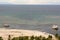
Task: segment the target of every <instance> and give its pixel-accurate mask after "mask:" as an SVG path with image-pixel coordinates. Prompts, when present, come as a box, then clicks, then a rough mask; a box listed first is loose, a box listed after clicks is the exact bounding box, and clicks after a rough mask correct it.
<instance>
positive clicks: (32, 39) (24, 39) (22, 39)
mask: <svg viewBox="0 0 60 40" xmlns="http://www.w3.org/2000/svg"><path fill="white" fill-rule="evenodd" d="M11 37H12V36H10V35H8V40H52V39H53V37H52V36H51V35H49V36H48V38H45V37H42V36H19V37H14V38H11ZM55 37H56V39H57V40H60V36H59V35H58V34H56V35H55ZM0 40H3V38H2V37H0Z"/></svg>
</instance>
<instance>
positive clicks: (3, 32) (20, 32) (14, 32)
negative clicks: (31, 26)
mask: <svg viewBox="0 0 60 40" xmlns="http://www.w3.org/2000/svg"><path fill="white" fill-rule="evenodd" d="M8 35H11V37H12V38H13V37H19V36H42V37H46V38H47V37H48V36H49V35H52V34H49V33H46V32H41V31H36V30H24V29H6V28H0V36H1V37H2V38H3V39H4V40H7V38H8ZM52 36H53V35H52ZM53 37H54V36H53Z"/></svg>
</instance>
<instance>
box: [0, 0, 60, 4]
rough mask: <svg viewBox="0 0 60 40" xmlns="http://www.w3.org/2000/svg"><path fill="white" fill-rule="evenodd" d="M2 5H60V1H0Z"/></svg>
mask: <svg viewBox="0 0 60 40" xmlns="http://www.w3.org/2000/svg"><path fill="white" fill-rule="evenodd" d="M0 3H12V4H59V3H60V0H0Z"/></svg>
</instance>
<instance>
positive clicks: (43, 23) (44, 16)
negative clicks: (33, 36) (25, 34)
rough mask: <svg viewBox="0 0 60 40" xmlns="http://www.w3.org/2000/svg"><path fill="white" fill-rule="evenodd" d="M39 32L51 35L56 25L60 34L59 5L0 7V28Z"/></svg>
mask: <svg viewBox="0 0 60 40" xmlns="http://www.w3.org/2000/svg"><path fill="white" fill-rule="evenodd" d="M5 23H7V24H10V27H9V28H15V29H29V30H39V31H45V32H48V33H53V29H52V26H53V24H57V25H58V27H59V30H58V33H60V5H0V27H3V24H5Z"/></svg>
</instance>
